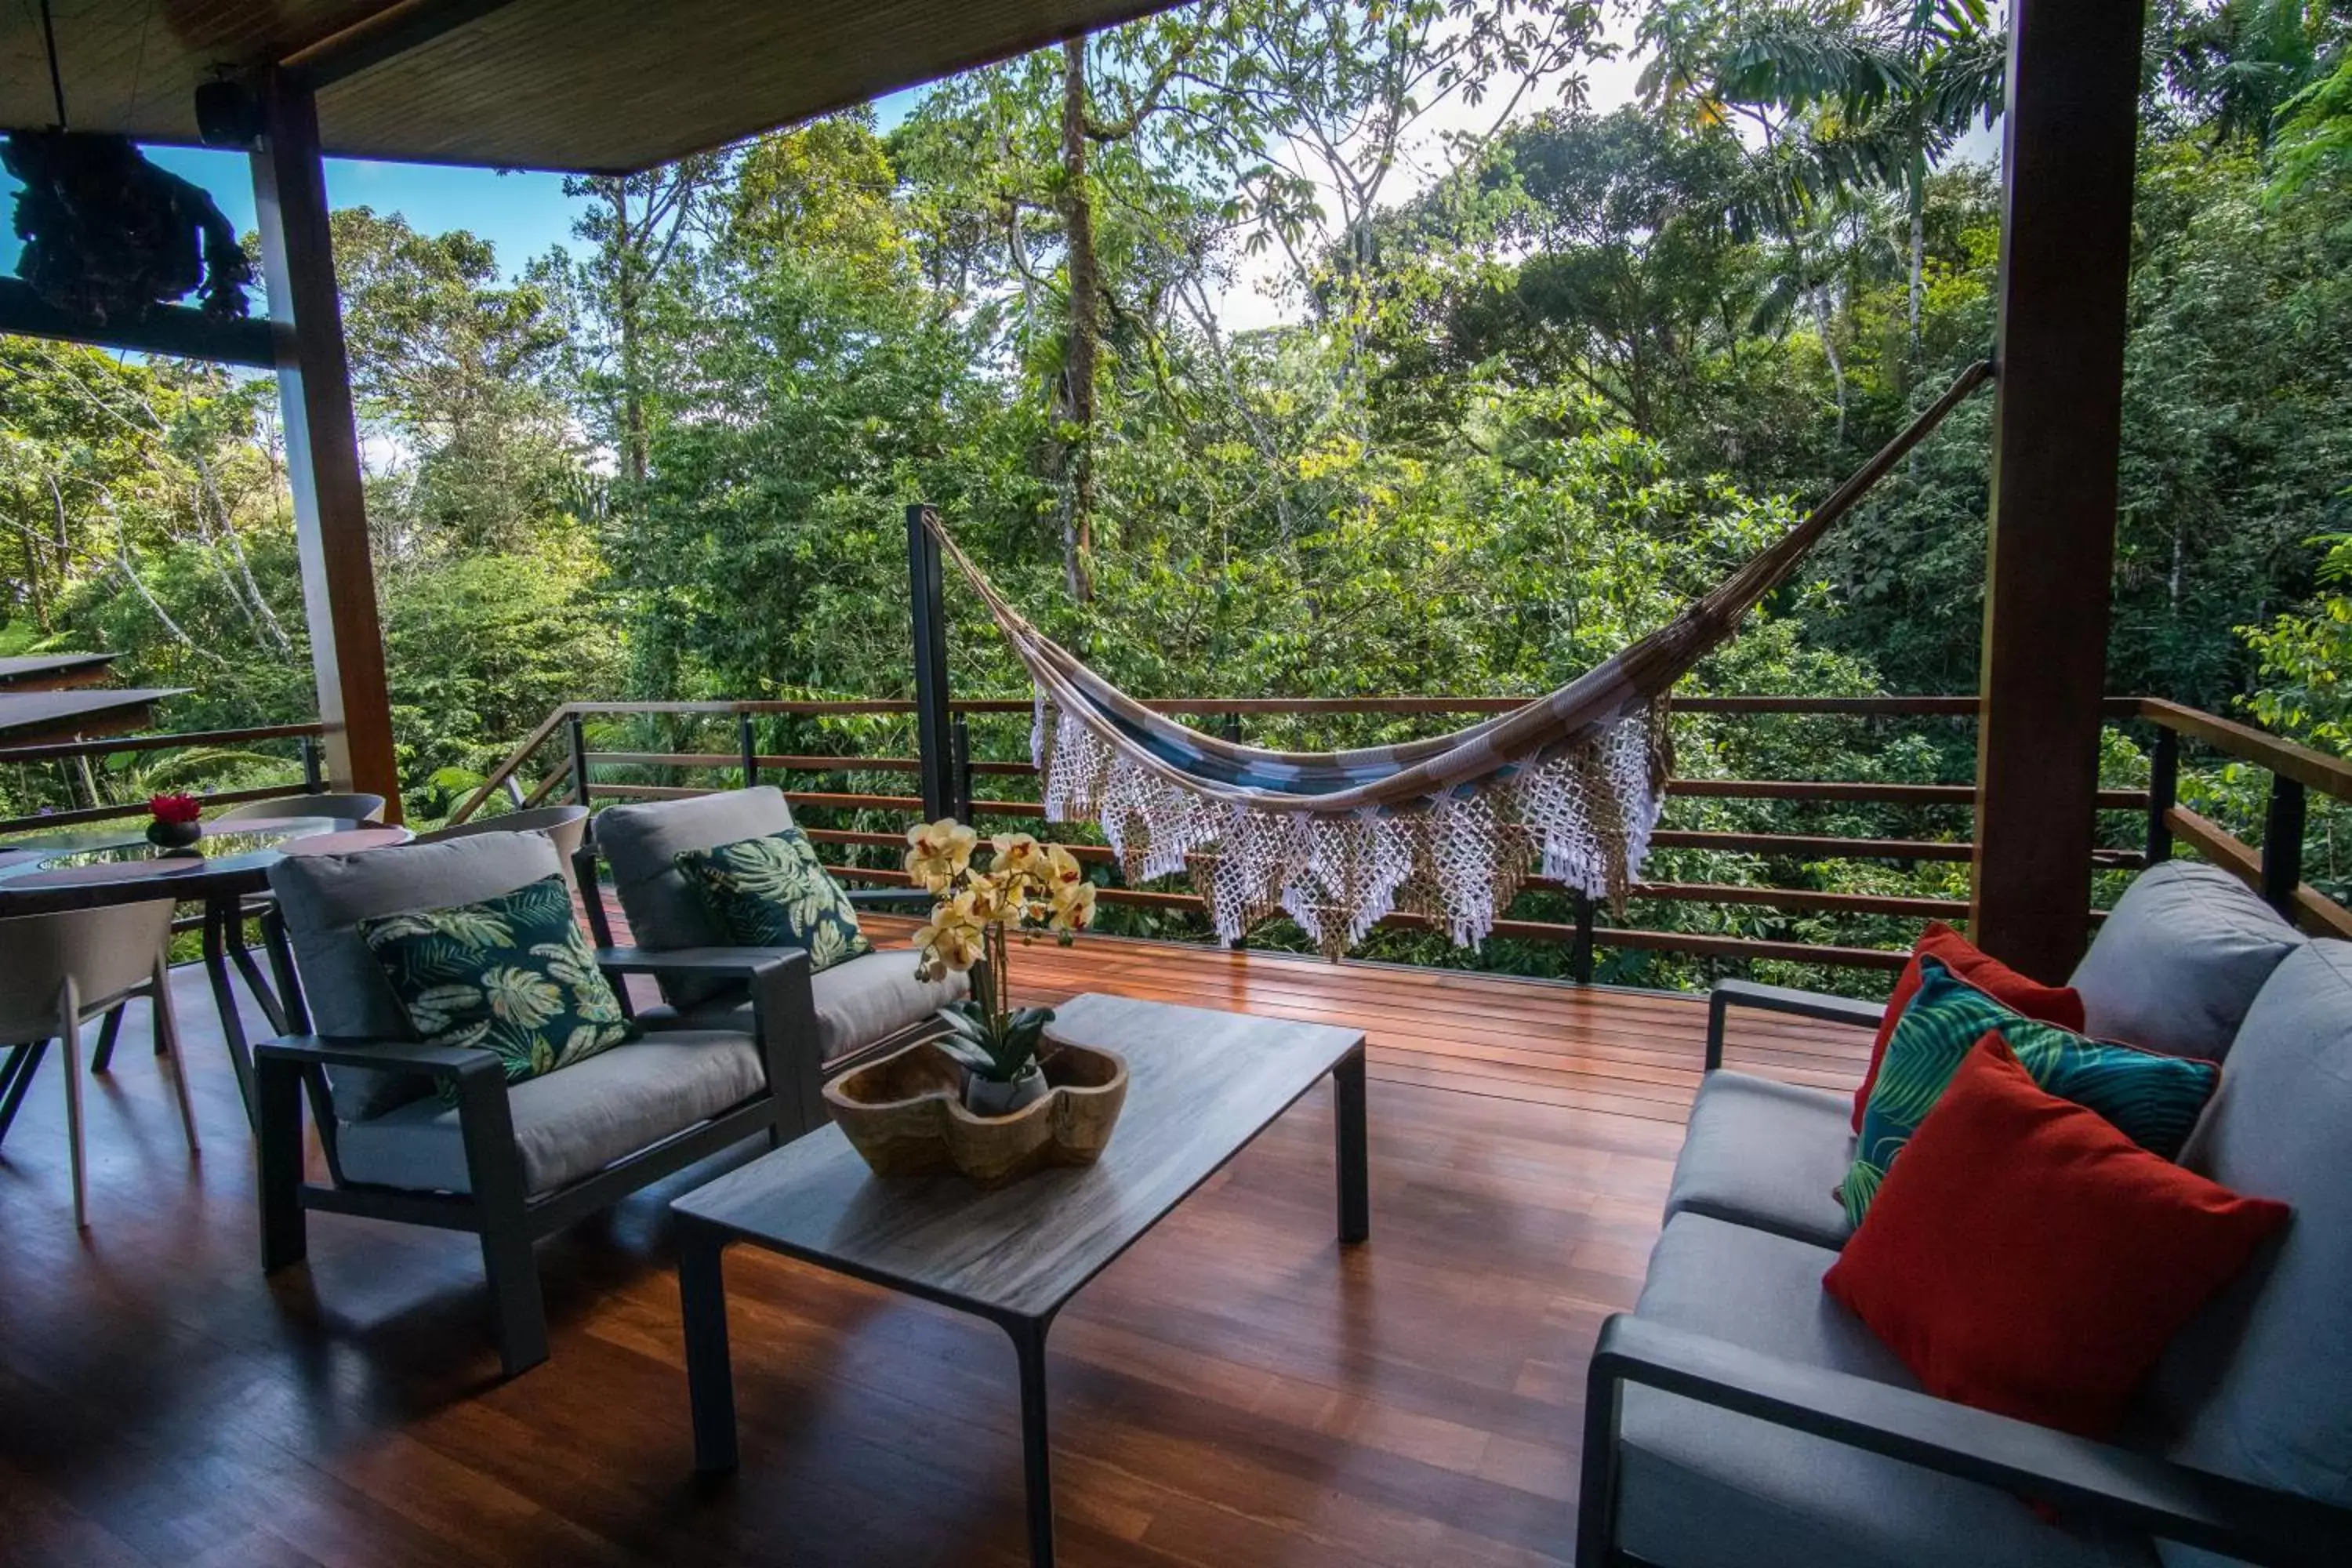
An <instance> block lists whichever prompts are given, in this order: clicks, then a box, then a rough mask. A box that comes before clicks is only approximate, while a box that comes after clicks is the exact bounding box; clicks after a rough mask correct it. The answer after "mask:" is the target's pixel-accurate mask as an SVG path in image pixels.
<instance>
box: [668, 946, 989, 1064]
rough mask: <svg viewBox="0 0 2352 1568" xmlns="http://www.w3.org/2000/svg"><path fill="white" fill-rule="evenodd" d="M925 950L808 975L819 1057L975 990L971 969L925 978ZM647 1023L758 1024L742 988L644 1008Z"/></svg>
mask: <svg viewBox="0 0 2352 1568" xmlns="http://www.w3.org/2000/svg"><path fill="white" fill-rule="evenodd" d="M921 956H922V955H921V954H920V953H918V952H915V951H914V950H913V949H911V948H898V949H892V950H888V951H885V952H870V953H867V954H866V956H865V957H863V958H853V959H851V960H850V961H849V962H848V963H836V964H835V965H834V966H833V967H832V968H830V969H823V970H819V971H818V972H817V973H814V974H812V975H811V976H809V994H810V995H811V997H812V998H813V999H814V1002H815V1004H816V1034H817V1047H818V1052H819V1056H820V1058H821V1059H822V1060H824V1061H828V1062H830V1061H835V1060H837V1059H838V1058H842V1057H845V1056H847V1055H848V1054H849V1053H851V1052H852V1051H856V1050H862V1049H863V1048H865V1047H867V1046H870V1045H873V1044H875V1043H876V1042H877V1041H879V1040H885V1039H887V1038H889V1037H891V1036H892V1035H895V1034H898V1032H899V1031H900V1030H902V1029H907V1028H909V1027H911V1026H914V1025H917V1024H920V1023H922V1022H924V1021H925V1020H927V1019H929V1017H930V1016H932V1015H933V1014H935V1013H937V1012H938V1011H939V1010H940V1008H942V1007H944V1006H946V1005H948V1004H949V1003H950V1002H953V1001H955V1000H957V999H958V998H959V997H962V996H966V995H969V994H971V978H970V977H969V976H968V975H962V974H957V973H952V972H950V973H948V974H945V975H943V976H941V977H940V979H938V980H929V981H927V980H919V979H917V978H916V977H915V965H916V963H918V962H919V960H920V958H921ZM637 1021H638V1023H640V1024H642V1025H643V1026H645V1027H646V1028H647V1029H648V1030H660V1029H741V1030H745V1031H748V1030H750V1028H751V1002H750V1000H749V999H748V998H740V992H739V989H738V988H733V987H730V990H729V991H728V992H726V993H722V994H719V996H716V997H713V998H710V999H709V1000H708V1001H704V1002H700V1003H698V1004H696V1005H693V1006H690V1007H686V1008H677V1007H672V1006H668V1005H662V1006H659V1007H648V1008H646V1009H645V1011H643V1012H642V1013H640V1014H638V1015H637Z"/></svg>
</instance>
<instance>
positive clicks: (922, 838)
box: [907, 817, 1095, 1116]
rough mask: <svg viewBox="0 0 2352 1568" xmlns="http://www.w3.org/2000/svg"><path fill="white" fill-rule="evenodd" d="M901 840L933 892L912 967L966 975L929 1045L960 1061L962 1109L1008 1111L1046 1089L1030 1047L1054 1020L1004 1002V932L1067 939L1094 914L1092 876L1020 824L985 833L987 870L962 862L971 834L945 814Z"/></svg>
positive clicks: (1007, 946)
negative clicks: (966, 993)
mask: <svg viewBox="0 0 2352 1568" xmlns="http://www.w3.org/2000/svg"><path fill="white" fill-rule="evenodd" d="M907 843H908V849H907V871H908V875H909V876H911V877H913V878H914V879H915V882H916V885H917V886H919V887H921V888H923V889H925V890H927V891H929V893H930V894H931V895H932V896H933V898H935V899H936V900H939V901H938V902H937V903H935V904H934V905H933V906H932V908H931V920H930V923H929V925H927V926H925V927H923V929H922V930H921V931H918V932H916V933H915V942H916V945H917V946H918V947H919V948H921V950H922V954H923V956H922V960H921V963H920V966H919V970H918V973H919V974H920V975H921V976H922V977H923V978H925V979H927V980H935V979H937V978H939V976H940V975H941V974H943V973H946V972H948V971H950V970H955V971H959V972H969V973H971V1000H969V1001H965V1002H959V1003H957V1004H955V1005H953V1006H950V1007H943V1008H941V1009H940V1019H941V1020H942V1021H943V1022H944V1023H946V1025H947V1026H948V1033H947V1034H946V1035H944V1036H943V1037H940V1039H938V1040H936V1041H934V1042H933V1044H934V1045H936V1046H937V1047H938V1048H939V1049H940V1050H941V1051H943V1052H945V1053H946V1054H947V1055H948V1056H950V1057H951V1058H954V1059H955V1060H956V1061H957V1062H958V1063H960V1064H961V1066H962V1067H963V1068H964V1069H965V1076H964V1089H963V1100H964V1107H965V1109H966V1110H971V1112H972V1113H973V1114H975V1115H980V1116H1003V1115H1009V1114H1010V1113H1012V1112H1013V1111H1015V1110H1020V1109H1021V1108H1022V1107H1024V1106H1025V1105H1030V1104H1034V1102H1035V1101H1037V1100H1041V1099H1043V1098H1044V1097H1045V1093H1046V1083H1045V1073H1044V1072H1043V1071H1041V1070H1040V1069H1039V1067H1038V1062H1037V1055H1038V1047H1039V1045H1040V1044H1041V1043H1042V1041H1043V1039H1044V1037H1045V1026H1046V1025H1048V1024H1050V1023H1052V1022H1053V1021H1054V1010H1053V1009H1052V1008H1051V1007H1021V1008H1015V1007H1013V1005H1012V1002H1011V1000H1010V998H1011V994H1012V986H1011V976H1010V973H1009V972H1010V968H1011V961H1012V949H1011V937H1012V934H1013V932H1015V931H1018V932H1020V933H1021V940H1022V941H1023V942H1024V943H1026V942H1031V941H1034V938H1035V933H1036V932H1037V931H1040V930H1044V931H1050V932H1051V933H1053V935H1054V936H1055V939H1056V940H1057V941H1059V942H1061V943H1063V944H1064V945H1065V946H1066V945H1067V944H1068V943H1069V942H1071V941H1072V940H1073V939H1074V938H1075V937H1076V934H1077V933H1078V932H1079V931H1084V930H1085V929H1086V928H1087V926H1089V925H1091V924H1093V923H1094V917H1095V888H1094V884H1093V883H1092V882H1089V881H1087V878H1086V873H1085V872H1084V871H1083V870H1081V869H1080V868H1079V866H1078V862H1077V860H1076V858H1075V857H1074V856H1072V855H1071V853H1070V852H1069V851H1068V850H1067V849H1066V848H1064V847H1062V846H1060V845H1058V844H1053V845H1046V844H1040V843H1038V842H1037V840H1036V839H1034V838H1033V837H1030V836H1029V835H1028V834H1026V833H1008V834H1003V835H1001V836H999V837H995V838H992V839H990V840H989V848H990V849H991V851H992V854H991V856H990V859H989V865H988V868H987V869H986V870H982V869H980V868H978V867H975V866H974V865H973V864H972V863H971V859H972V853H973V851H974V849H975V848H977V847H978V846H979V843H980V836H979V835H978V834H976V833H974V832H973V831H972V830H971V828H969V827H966V826H963V825H962V824H961V823H960V822H957V821H956V820H955V819H954V818H952V817H942V818H940V820H939V821H937V822H928V823H924V824H922V825H921V826H917V827H913V828H910V829H908V833H907Z"/></svg>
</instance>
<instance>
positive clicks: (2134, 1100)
mask: <svg viewBox="0 0 2352 1568" xmlns="http://www.w3.org/2000/svg"><path fill="white" fill-rule="evenodd" d="M1992 1032H1998V1033H1999V1034H2000V1037H2001V1038H2002V1039H2004V1040H2006V1041H2008V1042H2009V1048H2010V1050H2011V1053H2012V1054H2014V1055H2015V1056H2016V1058H2017V1060H2018V1064H2019V1065H2020V1066H2021V1067H2022V1068H2025V1070H2026V1071H2027V1072H2029V1073H2031V1074H2032V1076H2033V1081H2034V1082H2036V1083H2038V1084H2040V1085H2041V1086H2042V1088H2043V1089H2047V1090H2049V1091H2050V1092H2051V1093H2052V1094H2054V1095H2056V1096H2057V1097H2058V1098H2059V1099H2061V1100H2073V1101H2074V1103H2075V1104H2077V1105H2080V1106H2084V1107H2085V1108H2087V1109H2089V1110H2095V1111H2097V1112H2098V1113H2099V1114H2100V1115H2101V1116H2104V1117H2105V1118H2106V1119H2107V1120H2108V1121H2111V1122H2113V1123H2115V1125H2116V1129H2117V1130H2118V1131H2121V1132H2122V1133H2123V1134H2124V1136H2125V1137H2126V1138H2129V1139H2130V1140H2131V1141H2132V1142H2135V1143H2137V1144H2138V1145H2139V1146H2140V1147H2141V1148H2143V1149H2146V1150H2147V1151H2148V1152H2150V1153H2152V1154H2157V1155H2160V1156H2161V1157H2163V1158H2164V1159H2167V1160H2170V1159H2173V1158H2175V1157H2176V1156H2178V1155H2179V1152H2180V1146H2181V1144H2183V1143H2185V1142H2188V1140H2189V1129H2190V1128H2192V1127H2194V1126H2196V1124H2197V1115H2198V1112H2200V1111H2201V1110H2204V1109H2205V1102H2206V1101H2207V1100H2210V1099H2211V1098H2212V1095H2213V1090H2214V1088H2215V1086H2217V1085H2218V1084H2219V1083H2220V1082H2221V1068H2218V1067H2216V1066H2214V1065H2213V1064H2212V1063H2211V1062H2208V1061H2196V1060H2192V1059H2190V1058H2186V1057H2167V1056H2158V1054H2157V1053H2155V1052H2154V1051H2144V1050H2141V1049H2139V1048H2138V1047H2136V1046H2123V1045H2116V1044H2113V1043H2111V1042H2108V1041H2105V1040H2094V1039H2088V1038H2085V1037H2083V1036H2081V1035H2077V1034H2075V1033H2074V1032H2073V1031H2071V1030H2067V1029H2062V1028H2060V1027H2059V1026H2057V1025H2055V1024H2044V1023H2041V1022H2038V1021H2036V1020H2034V1019H2032V1018H2028V1017H2026V1016H2023V1015H2021V1014H2018V1013H2012V1012H2011V1011H2010V1010H2009V1009H2008V1008H2006V1007H2004V1006H2002V1005H2000V1003H1998V1002H1996V1001H1994V1000H1993V999H1992V998H1991V997H1990V996H1988V995H1986V994H1984V993H1983V992H1981V991H1979V990H1977V989H1975V988H1974V987H1973V986H1970V985H1969V984H1966V983H1965V982H1963V981H1960V980H1958V979H1956V978H1954V976H1953V974H1952V972H1951V971H1950V970H1948V969H1947V968H1945V967H1944V966H1943V964H1941V963H1938V962H1937V961H1936V960H1935V959H1932V958H1929V959H1923V960H1922V961H1921V962H1920V964H1919V994H1918V995H1917V996H1916V997H1914V998H1913V999H1912V1002H1911V1005H1909V1006H1908V1007H1906V1008H1905V1009H1904V1010H1903V1017H1902V1019H1901V1021H1900V1022H1898V1023H1897V1024H1896V1025H1895V1035H1894V1037H1893V1038H1892V1039H1890V1040H1888V1041H1887V1042H1886V1057H1885V1060H1884V1062H1882V1063H1881V1064H1880V1067H1879V1069H1878V1081H1877V1082H1876V1083H1875V1084H1874V1085H1872V1087H1871V1090H1870V1103H1869V1104H1868V1105H1867V1106H1865V1107H1864V1110H1863V1113H1862V1137H1861V1139H1860V1140H1859V1141H1858V1142H1856V1143H1855V1144H1854V1152H1853V1166H1852V1167H1851V1168H1850V1169H1849V1170H1848V1171H1847V1172H1846V1177H1845V1182H1844V1184H1843V1186H1841V1187H1840V1188H1839V1192H1838V1195H1839V1196H1840V1197H1841V1198H1843V1200H1844V1202H1845V1211H1846V1214H1847V1215H1848V1217H1850V1218H1851V1219H1852V1220H1853V1223H1854V1224H1855V1225H1857V1226H1858V1225H1860V1224H1861V1223H1862V1216H1863V1215H1864V1213H1866V1212H1868V1210H1869V1208H1870V1201H1871V1199H1873V1198H1874V1197H1875V1196H1877V1195H1878V1184H1879V1183H1880V1182H1882V1181H1884V1180H1885V1177H1886V1170H1887V1167H1888V1166H1890V1165H1892V1164H1893V1163H1895V1156H1896V1155H1898V1154H1900V1153H1901V1152H1903V1146H1904V1145H1905V1144H1906V1143H1907V1142H1910V1141H1911V1134H1912V1133H1913V1132H1914V1131H1916V1130H1917V1128H1918V1126H1919V1123H1921V1122H1922V1121H1927V1113H1928V1112H1929V1111H1930V1110H1934V1109H1935V1108H1936V1102H1937V1100H1941V1099H1942V1098H1943V1095H1944V1090H1945V1089H1946V1088H1947V1087H1948V1086H1949V1084H1950V1083H1951V1081H1952V1075H1953V1074H1954V1073H1955V1072H1958V1070H1959V1066H1960V1063H1961V1062H1962V1061H1963V1060H1965V1059H1966V1058H1967V1057H1968V1054H1969V1050H1970V1049H1971V1048H1972V1047H1974V1046H1975V1045H1976V1043H1977V1042H1978V1041H1979V1040H1980V1039H1982V1038H1984V1037H1985V1036H1986V1035H1987V1034H1988V1033H1992Z"/></svg>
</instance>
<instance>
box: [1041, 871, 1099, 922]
mask: <svg viewBox="0 0 2352 1568" xmlns="http://www.w3.org/2000/svg"><path fill="white" fill-rule="evenodd" d="M1047 923H1048V924H1049V925H1050V926H1051V928H1052V929H1053V930H1055V931H1084V930H1086V929H1087V927H1088V926H1090V925H1092V924H1094V923H1095V885H1094V884H1093V883H1092V882H1085V881H1082V882H1078V883H1076V884H1075V885H1073V886H1071V887H1069V888H1067V889H1063V890H1061V891H1058V892H1057V893H1056V894H1055V899H1054V913H1053V918H1052V920H1051V921H1048V922H1047Z"/></svg>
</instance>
